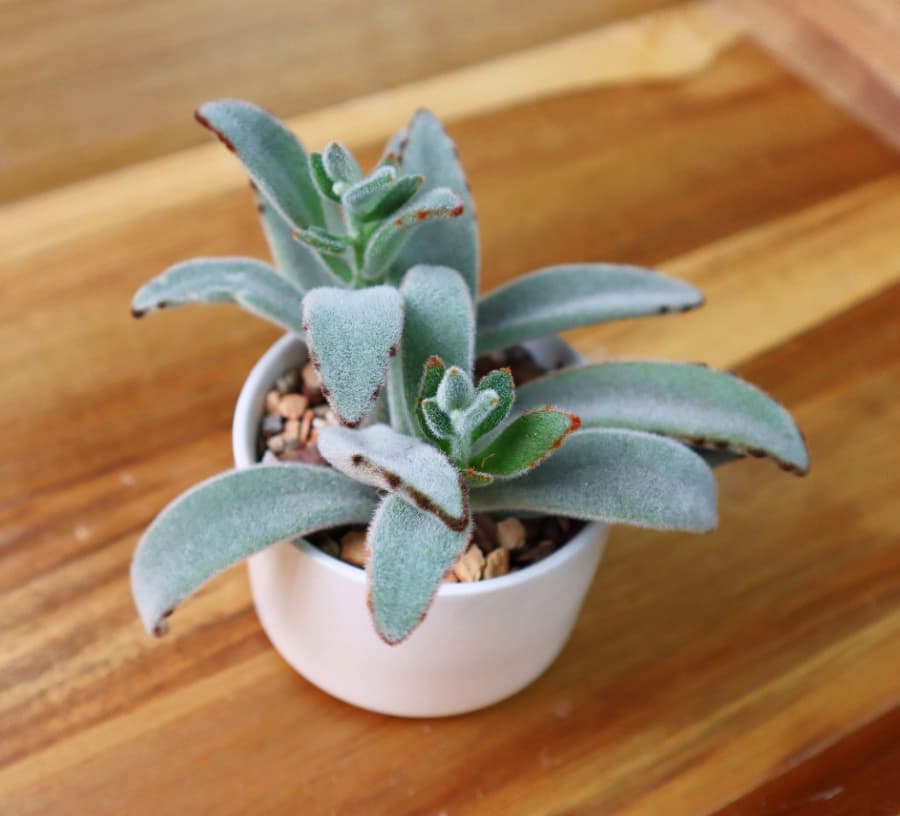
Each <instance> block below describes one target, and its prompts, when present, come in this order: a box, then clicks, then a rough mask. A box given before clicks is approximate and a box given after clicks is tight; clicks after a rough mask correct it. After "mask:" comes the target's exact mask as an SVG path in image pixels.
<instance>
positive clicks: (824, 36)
mask: <svg viewBox="0 0 900 816" xmlns="http://www.w3.org/2000/svg"><path fill="white" fill-rule="evenodd" d="M720 2H721V6H722V8H723V9H726V10H728V11H731V12H733V13H734V14H735V15H736V17H737V18H738V19H739V20H740V21H741V23H742V24H743V25H744V26H746V28H747V29H748V30H749V31H751V32H753V34H754V36H756V37H757V38H758V39H759V40H760V42H762V43H764V44H765V45H766V46H767V47H769V48H771V49H772V50H773V51H774V52H775V53H776V54H777V55H778V57H779V58H780V59H781V60H783V61H784V62H785V64H787V65H789V66H791V67H792V68H793V69H794V70H796V71H797V72H798V73H800V74H801V75H802V76H804V77H806V78H807V79H808V80H810V81H811V82H813V83H815V84H816V85H817V86H818V87H819V88H820V89H821V90H822V93H824V94H826V95H827V96H828V97H829V98H830V99H833V100H834V101H835V102H836V103H837V104H839V105H842V106H843V107H844V108H845V109H846V110H848V111H850V112H851V113H853V114H854V115H856V116H858V117H859V118H860V119H862V121H864V122H867V123H868V124H869V125H870V126H871V127H873V128H874V129H875V130H877V131H878V132H879V133H880V134H881V136H882V137H883V138H884V139H886V140H887V141H889V142H891V143H892V144H893V145H894V146H895V147H900V48H898V47H897V42H898V38H900V5H898V4H897V3H896V2H892V1H891V0H816V2H815V3H809V2H804V1H803V0H720Z"/></svg>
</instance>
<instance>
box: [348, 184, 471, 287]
mask: <svg viewBox="0 0 900 816" xmlns="http://www.w3.org/2000/svg"><path fill="white" fill-rule="evenodd" d="M463 211H464V208H463V203H462V201H461V199H460V198H459V196H458V195H457V194H456V193H454V192H453V191H452V190H449V189H447V188H446V187H440V188H438V189H436V190H428V191H427V192H425V193H422V194H421V195H418V196H416V197H415V198H414V199H413V200H412V201H411V202H410V203H409V204H407V205H406V206H405V207H403V209H401V210H398V211H397V212H395V213H394V214H393V215H392V216H391V218H390V219H389V220H388V221H385V222H384V223H383V224H382V225H381V226H380V227H379V228H378V229H377V230H376V231H375V233H374V234H373V235H372V237H371V238H370V239H369V242H368V244H366V252H365V257H364V270H363V274H364V275H365V277H366V278H367V279H368V280H379V279H380V278H383V277H384V275H385V273H386V272H387V269H388V266H389V265H390V264H391V262H392V261H393V260H394V259H395V258H396V257H397V254H398V253H399V252H400V249H401V247H402V246H403V244H404V243H406V242H407V241H409V239H410V237H411V236H412V234H413V233H414V232H416V231H417V230H420V229H422V227H424V226H425V225H426V224H428V223H429V222H430V221H435V220H441V219H448V218H449V219H452V218H458V217H460V216H461V215H462V214H463Z"/></svg>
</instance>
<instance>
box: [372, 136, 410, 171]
mask: <svg viewBox="0 0 900 816" xmlns="http://www.w3.org/2000/svg"><path fill="white" fill-rule="evenodd" d="M408 140H409V129H408V128H400V130H398V131H397V132H396V133H395V134H394V135H393V136H391V137H390V138H389V139H388V140H387V143H386V144H385V146H384V152H383V153H382V154H381V158H380V159H379V160H378V166H379V167H383V166H385V165H390V166H392V167H399V166H400V165H401V164H402V163H403V151H404V150H406V143H407V141H408Z"/></svg>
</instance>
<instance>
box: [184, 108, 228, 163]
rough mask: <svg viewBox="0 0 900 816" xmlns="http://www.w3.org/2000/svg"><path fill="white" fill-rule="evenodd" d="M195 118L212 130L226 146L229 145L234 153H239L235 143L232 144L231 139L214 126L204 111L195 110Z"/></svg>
mask: <svg viewBox="0 0 900 816" xmlns="http://www.w3.org/2000/svg"><path fill="white" fill-rule="evenodd" d="M194 118H195V119H196V120H197V121H198V122H199V123H200V124H201V125H203V127H205V128H207V129H209V130H211V131H212V132H213V133H215V134H216V136H217V137H218V139H219V141H220V142H221V143H222V144H223V145H225V147H227V148H228V149H229V150H230V151H231V152H232V153H237V150H235V149H234V145H233V144H232V142H231V140H230V139H229V138H228V137H227V136H226V135H225V134H224V133H222V132H221V131H219V130H216V128H214V127H213V126H212V124H210V121H209V119H207V118H206V117H205V116H204V115H203V114H202V113H200V111H194Z"/></svg>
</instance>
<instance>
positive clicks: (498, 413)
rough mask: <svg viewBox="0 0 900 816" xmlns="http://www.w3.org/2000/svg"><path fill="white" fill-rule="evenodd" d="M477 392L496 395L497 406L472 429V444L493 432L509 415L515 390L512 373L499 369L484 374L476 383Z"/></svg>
mask: <svg viewBox="0 0 900 816" xmlns="http://www.w3.org/2000/svg"><path fill="white" fill-rule="evenodd" d="M478 391H479V392H484V391H489V392H493V393H495V394H496V395H497V397H498V400H497V404H496V405H495V406H494V407H493V409H492V410H491V412H490V413H489V414H488V415H487V416H486V417H485V418H484V419H483V420H482V421H481V422H479V423H478V424H477V425H476V426H475V427H474V428H473V429H472V436H471V440H472V442H473V443H474V442H477V441H478V440H479V439H481V437H482V436H484V435H485V434H486V433H490V431H492V430H494V428H496V427H497V426H498V425H499V424H500V423H501V422H503V420H504V419H506V417H507V416H508V415H509V411H510V408H511V407H512V404H513V400H515V398H516V388H515V384H514V383H513V378H512V373H511V372H510V370H509V369H508V368H501V369H497V370H495V371H491V372H490V373H488V374H485V375H484V376H483V377H482V378H481V380H480V381H479V383H478Z"/></svg>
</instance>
